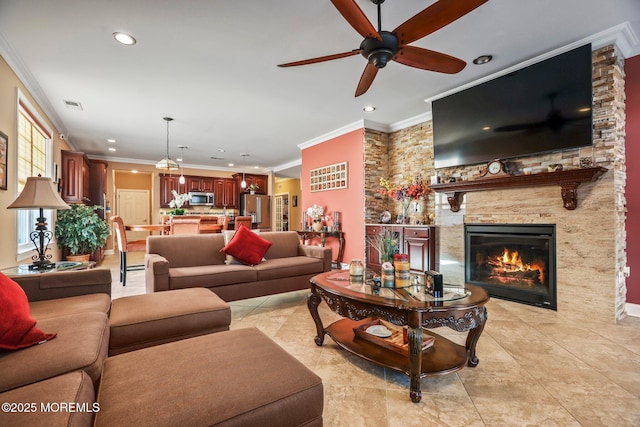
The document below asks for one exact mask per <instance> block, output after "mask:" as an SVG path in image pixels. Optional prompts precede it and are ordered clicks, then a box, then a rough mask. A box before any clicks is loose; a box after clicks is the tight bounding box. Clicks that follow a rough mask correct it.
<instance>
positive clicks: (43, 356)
mask: <svg viewBox="0 0 640 427" xmlns="http://www.w3.org/2000/svg"><path fill="white" fill-rule="evenodd" d="M16 283H18V284H19V285H20V286H18V284H16ZM20 289H22V290H20ZM6 290H10V291H11V292H12V293H10V294H9V293H5V291H6ZM110 293H111V272H110V271H109V270H106V269H93V270H84V271H71V272H54V273H44V274H34V275H29V276H23V277H14V278H13V280H11V279H9V278H7V277H6V276H4V275H0V309H3V310H4V309H6V308H7V305H8V304H7V299H8V298H4V297H6V296H9V298H10V299H11V300H23V301H24V304H22V305H25V304H28V306H29V307H28V310H27V313H26V316H27V320H28V321H32V320H35V321H37V323H36V322H34V323H35V327H33V329H32V330H31V331H30V332H29V333H27V334H22V333H21V332H20V333H14V334H12V328H11V326H12V322H11V321H12V319H11V318H6V317H5V318H3V317H2V316H3V314H5V313H0V345H2V346H4V347H0V348H4V349H0V402H1V403H2V404H3V406H2V411H0V425H2V426H25V425H28V426H48V427H55V426H94V427H101V426H128V425H131V426H133V425H135V426H154V427H155V426H175V425H224V426H240V425H262V426H299V425H304V426H321V425H322V410H323V388H322V381H321V380H320V378H319V377H318V376H316V375H315V374H313V373H312V372H311V371H310V370H309V369H308V368H306V367H305V366H304V365H302V364H301V363H300V362H299V361H297V360H296V359H295V358H294V357H293V356H291V355H290V354H288V353H287V352H286V351H284V350H283V349H282V348H281V347H279V346H278V345H277V344H276V343H275V342H273V341H272V340H271V339H270V338H268V337H267V336H266V335H264V334H263V333H262V332H260V331H259V330H258V329H255V328H247V329H237V330H229V325H230V321H231V313H230V308H229V306H228V304H227V303H226V302H224V301H223V300H222V299H220V298H219V297H218V296H217V295H215V294H214V293H213V292H211V291H209V290H208V289H205V288H189V289H182V290H173V291H167V292H159V293H153V294H144V295H136V296H131V297H124V298H119V299H116V300H113V301H111V298H110ZM25 295H26V296H25ZM3 298H4V300H3ZM27 298H28V301H27ZM29 316H30V317H31V318H32V319H29ZM21 317H22V318H24V316H21ZM7 325H9V327H7ZM29 327H31V326H27V328H29ZM38 333H40V334H41V335H42V337H44V338H39V337H40V335H38ZM54 335H55V336H54ZM23 336H30V337H32V338H35V340H32V341H31V342H30V343H25V339H24V338H22V337H23ZM40 339H42V341H40ZM8 340H9V341H11V340H13V341H11V342H9V344H7V342H8ZM14 343H17V344H14ZM29 344H33V345H30V346H29ZM7 345H11V346H14V347H16V348H14V349H11V350H8V349H6V346H7ZM22 346H24V348H20V347H22Z"/></svg>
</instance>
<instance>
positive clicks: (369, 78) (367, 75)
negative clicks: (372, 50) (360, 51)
mask: <svg viewBox="0 0 640 427" xmlns="http://www.w3.org/2000/svg"><path fill="white" fill-rule="evenodd" d="M376 74H378V67H376V66H375V65H373V64H372V63H371V62H368V63H367V66H366V67H365V68H364V71H363V72H362V76H361V77H360V82H359V83H358V88H357V89H356V97H358V96H360V95H362V94H363V93H365V92H366V91H368V90H369V88H370V87H371V83H373V79H375V78H376Z"/></svg>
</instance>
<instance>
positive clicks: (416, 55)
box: [278, 0, 488, 96]
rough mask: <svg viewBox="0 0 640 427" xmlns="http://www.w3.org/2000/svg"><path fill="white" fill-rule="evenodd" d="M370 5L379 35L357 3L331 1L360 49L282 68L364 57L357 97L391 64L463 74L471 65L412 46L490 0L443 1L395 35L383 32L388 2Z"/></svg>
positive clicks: (398, 30)
mask: <svg viewBox="0 0 640 427" xmlns="http://www.w3.org/2000/svg"><path fill="white" fill-rule="evenodd" d="M370 1H371V2H372V3H374V4H376V5H377V6H378V30H377V31H376V29H375V27H374V26H373V24H371V22H370V21H369V19H368V18H367V16H366V15H365V14H364V12H362V9H360V7H358V5H357V4H356V2H355V0H331V3H333V5H334V6H335V7H336V9H338V11H339V12H340V13H341V14H342V16H343V17H344V18H345V19H346V20H347V22H348V23H349V24H350V25H351V26H352V27H353V28H354V29H355V30H356V31H357V32H358V33H359V34H360V35H361V36H363V37H364V40H363V41H362V43H360V47H359V48H358V49H353V50H350V51H348V52H342V53H336V54H333V55H327V56H320V57H318V58H311V59H305V60H302V61H295V62H288V63H286V64H280V65H278V67H295V66H298V65H307V64H315V63H317V62H324V61H331V60H334V59H340V58H346V57H348V56H354V55H357V54H361V55H362V56H364V57H365V58H367V61H368V62H367V65H366V67H365V69H364V72H363V73H362V77H360V82H359V83H358V87H357V89H356V96H360V95H362V94H363V93H365V92H366V91H367V90H368V89H369V87H371V84H372V83H373V80H374V79H375V77H376V74H377V73H378V69H380V68H384V67H385V65H387V62H389V61H390V60H391V61H396V62H399V63H401V64H404V65H408V66H410V67H414V68H420V69H423V70H428V71H437V72H440V73H448V74H455V73H458V72H460V71H461V70H462V69H463V68H464V67H465V66H466V65H467V63H466V62H464V61H463V60H461V59H458V58H455V57H453V56H450V55H447V54H445V53H440V52H435V51H433V50H429V49H423V48H421V47H417V46H409V43H412V42H414V41H416V40H419V39H421V38H423V37H425V36H427V35H429V34H431V33H433V32H435V31H437V30H439V29H440V28H442V27H444V26H446V25H448V24H450V23H452V22H453V21H455V20H456V19H458V18H460V17H462V16H464V15H466V14H467V13H469V12H471V11H472V10H474V9H476V8H477V7H479V6H481V5H482V4H484V3H486V2H487V1H488V0H439V1H437V2H436V3H434V4H432V5H431V6H429V7H427V8H426V9H424V10H423V11H422V12H419V13H418V14H416V15H414V16H413V17H412V18H410V19H408V20H407V21H405V22H404V23H402V24H400V26H398V28H396V29H395V30H393V31H383V30H382V21H381V18H380V5H381V4H382V3H384V0H370Z"/></svg>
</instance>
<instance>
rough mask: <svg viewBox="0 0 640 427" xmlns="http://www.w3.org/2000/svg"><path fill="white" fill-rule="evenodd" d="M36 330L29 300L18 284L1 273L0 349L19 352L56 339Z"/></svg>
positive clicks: (51, 335) (52, 335)
mask: <svg viewBox="0 0 640 427" xmlns="http://www.w3.org/2000/svg"><path fill="white" fill-rule="evenodd" d="M55 336H56V334H47V333H44V332H42V331H41V330H40V329H38V328H36V321H35V319H33V318H32V317H31V313H30V312H29V300H27V295H26V294H25V293H24V290H23V289H22V288H21V287H20V285H18V284H17V283H16V282H14V281H13V280H11V279H10V278H8V277H7V276H5V275H4V274H2V273H0V349H4V350H17V349H19V348H24V347H30V346H32V345H35V344H39V343H41V342H44V341H49V340H51V339H53V338H55Z"/></svg>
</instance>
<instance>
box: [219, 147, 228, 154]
mask: <svg viewBox="0 0 640 427" xmlns="http://www.w3.org/2000/svg"><path fill="white" fill-rule="evenodd" d="M226 151H227V150H225V149H224V148H218V153H226Z"/></svg>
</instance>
